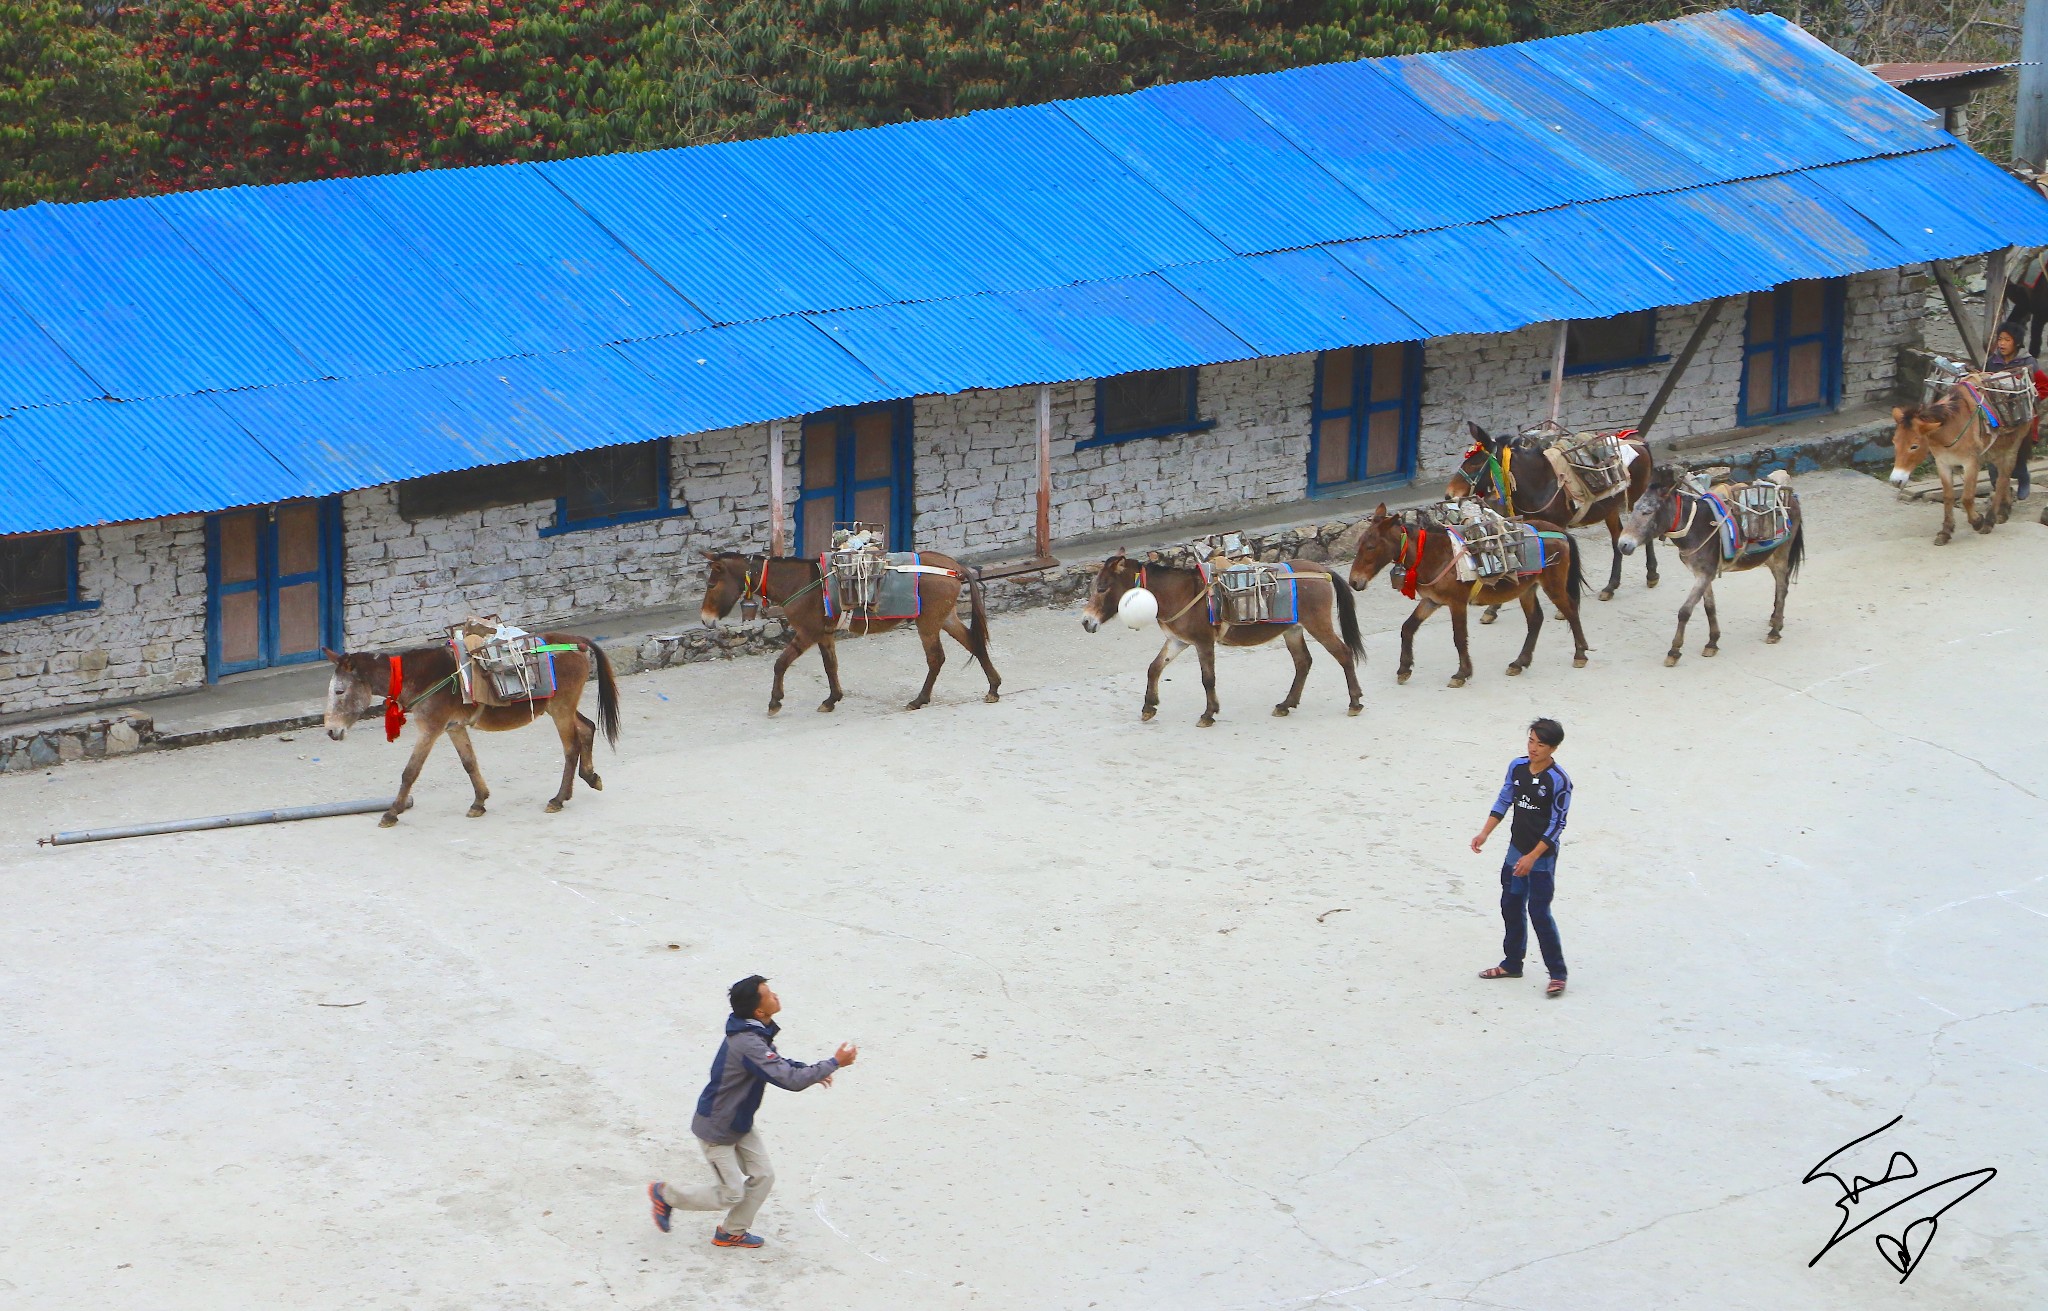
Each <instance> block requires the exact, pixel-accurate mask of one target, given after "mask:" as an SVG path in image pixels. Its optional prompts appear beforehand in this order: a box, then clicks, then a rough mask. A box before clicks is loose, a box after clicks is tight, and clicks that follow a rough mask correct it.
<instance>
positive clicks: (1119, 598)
mask: <svg viewBox="0 0 2048 1311" xmlns="http://www.w3.org/2000/svg"><path fill="white" fill-rule="evenodd" d="M1142 568H1143V566H1142V565H1140V564H1139V563H1138V562H1137V561H1136V560H1133V559H1130V558H1129V557H1128V556H1126V555H1125V554H1124V553H1123V552H1122V551H1118V552H1117V553H1116V554H1115V555H1112V556H1111V557H1109V558H1108V559H1107V560H1104V561H1103V562H1102V567H1101V568H1100V569H1097V570H1096V571H1095V587H1094V588H1093V590H1091V591H1090V592H1089V593H1088V604H1087V605H1086V606H1083V607H1082V609H1081V627H1083V628H1085V629H1087V630H1088V631H1089V632H1091V633H1092V632H1094V631H1095V630H1096V629H1098V628H1100V627H1102V625H1104V624H1106V623H1108V622H1109V621H1110V620H1112V619H1114V618H1116V608H1117V606H1118V605H1120V604H1122V603H1123V599H1124V593H1125V592H1128V591H1130V590H1131V589H1132V588H1133V587H1136V586H1137V585H1138V574H1139V571H1140V569H1142Z"/></svg>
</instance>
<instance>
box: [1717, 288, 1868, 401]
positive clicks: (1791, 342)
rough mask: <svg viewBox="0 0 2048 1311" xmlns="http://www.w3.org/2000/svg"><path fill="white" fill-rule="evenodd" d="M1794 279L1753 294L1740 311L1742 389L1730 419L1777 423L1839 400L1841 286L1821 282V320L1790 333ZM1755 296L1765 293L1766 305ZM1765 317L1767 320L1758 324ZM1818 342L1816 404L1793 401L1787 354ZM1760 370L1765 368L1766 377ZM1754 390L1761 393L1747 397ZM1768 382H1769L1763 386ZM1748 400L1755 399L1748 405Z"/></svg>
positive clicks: (1840, 384) (1788, 356)
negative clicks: (1754, 384) (1818, 395)
mask: <svg viewBox="0 0 2048 1311" xmlns="http://www.w3.org/2000/svg"><path fill="white" fill-rule="evenodd" d="M1799 285H1800V284H1798V283H1790V282H1788V283H1785V284H1783V285H1781V286H1777V287H1773V288H1772V289H1771V290H1770V291H1768V292H1758V293H1754V294H1753V295H1752V296H1751V298H1750V301H1749V303H1748V304H1747V305H1746V306H1744V310H1743V325H1742V332H1743V341H1742V389H1741V390H1740V391H1738V392H1737V393H1736V394H1735V418H1736V421H1737V422H1738V423H1740V424H1742V425H1743V426H1745V427H1746V426H1748V425H1750V424H1753V423H1776V422H1778V421H1779V420H1781V419H1796V418H1799V417H1801V416H1803V415H1808V414H1826V413H1828V412H1830V411H1832V410H1834V409H1835V408H1836V407H1838V406H1839V405H1840V404H1841V403H1842V314H1843V302H1844V300H1845V299H1846V297H1845V290H1846V284H1845V282H1844V281H1843V280H1842V279H1841V278H1831V279H1827V280H1825V281H1823V282H1821V284H1820V295H1821V304H1820V320H1819V324H1818V326H1817V327H1815V328H1813V329H1811V330H1809V331H1805V332H1800V333H1796V334H1795V333H1794V331H1793V323H1792V311H1793V299H1794V298H1793V294H1792V293H1793V290H1794V288H1796V287H1798V286H1799ZM1757 296H1769V297H1770V303H1769V306H1768V309H1767V311H1766V312H1765V313H1761V314H1760V313H1758V312H1757V311H1758V310H1760V309H1764V308H1765V307H1764V306H1763V305H1762V303H1761V302H1759V301H1758V300H1757V299H1756V297H1757ZM1759 319H1768V320H1769V322H1768V323H1759V322H1758V320H1759ZM1811 346H1818V348H1819V352H1820V377H1819V384H1820V385H1819V393H1820V399H1819V400H1818V401H1817V402H1809V403H1805V404H1794V403H1793V400H1792V396H1791V378H1792V356H1793V353H1794V352H1795V351H1797V350H1799V349H1800V348H1802V347H1811ZM1760 369H1768V370H1769V373H1768V376H1767V377H1766V376H1765V375H1763V374H1761V373H1759V370H1760ZM1752 380H1755V382H1756V384H1757V385H1756V387H1755V388H1754V390H1756V391H1757V392H1759V393H1761V394H1760V395H1758V396H1757V397H1754V398H1752V397H1751V395H1750V392H1751V390H1752V387H1751V382H1752ZM1766 384H1768V385H1766ZM1752 399H1754V400H1756V401H1758V402H1760V403H1758V404H1752V403H1751V401H1752Z"/></svg>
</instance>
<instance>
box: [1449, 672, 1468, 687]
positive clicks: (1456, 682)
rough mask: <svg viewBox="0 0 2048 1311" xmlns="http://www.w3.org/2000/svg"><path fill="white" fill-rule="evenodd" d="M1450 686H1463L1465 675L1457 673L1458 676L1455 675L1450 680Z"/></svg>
mask: <svg viewBox="0 0 2048 1311" xmlns="http://www.w3.org/2000/svg"><path fill="white" fill-rule="evenodd" d="M1450 686H1452V687H1463V686H1465V676H1464V675H1463V674H1459V675H1458V676H1457V677H1456V678H1453V679H1452V680H1451V682H1450Z"/></svg>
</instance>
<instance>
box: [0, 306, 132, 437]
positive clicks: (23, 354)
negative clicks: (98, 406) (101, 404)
mask: <svg viewBox="0 0 2048 1311" xmlns="http://www.w3.org/2000/svg"><path fill="white" fill-rule="evenodd" d="M0 378H4V379H6V381H7V384H8V387H9V391H8V392H7V393H5V400H4V401H0V408H13V407H15V406H21V405H54V404H58V403H60V402H63V401H81V400H86V399H88V398H90V397H94V396H103V395H105V394H106V389H105V388H103V387H101V386H100V385H99V384H98V383H96V382H94V381H93V380H92V377H91V375H89V374H87V373H86V371H85V370H84V369H81V368H79V367H78V365H77V364H76V363H75V362H74V361H73V360H72V359H71V357H70V356H68V355H66V354H65V353H64V352H63V351H62V350H61V349H59V348H58V346H57V343H56V342H54V341H51V340H50V336H49V334H48V333H46V332H44V331H43V330H42V329H41V328H38V327H37V326H36V325H35V323H34V322H33V321H31V320H30V319H29V317H28V315H26V314H23V313H22V312H21V310H20V309H19V308H18V307H17V306H16V305H15V303H14V298H13V297H12V296H10V295H8V294H7V292H6V290H5V289H4V288H0Z"/></svg>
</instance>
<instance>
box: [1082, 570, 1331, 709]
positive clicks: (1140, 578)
mask: <svg viewBox="0 0 2048 1311" xmlns="http://www.w3.org/2000/svg"><path fill="white" fill-rule="evenodd" d="M1286 563H1289V564H1292V565H1293V566H1294V570H1295V574H1296V575H1297V577H1299V578H1300V579H1301V581H1300V582H1299V583H1297V584H1296V586H1295V593H1296V598H1297V602H1298V604H1299V606H1300V609H1299V611H1298V613H1299V615H1300V617H1301V622H1299V623H1296V624H1218V623H1215V622H1212V621H1211V620H1210V618H1209V607H1208V605H1207V604H1206V602H1207V601H1208V597H1209V589H1208V587H1206V586H1205V585H1204V584H1203V582H1202V576H1201V574H1200V573H1198V572H1197V571H1195V570H1193V569H1185V568H1179V567H1176V566H1173V565H1163V564H1152V563H1149V562H1147V561H1140V560H1131V559H1127V558H1125V556H1124V554H1123V553H1122V552H1121V551H1119V552H1118V553H1117V554H1115V555H1113V556H1111V557H1110V558H1109V559H1107V560H1105V561H1103V562H1102V568H1101V569H1099V570H1097V571H1096V574H1095V590H1094V591H1093V592H1091V593H1090V594H1089V597H1088V604H1087V606H1086V607H1085V608H1084V609H1083V610H1082V612H1081V627H1083V628H1085V629H1087V630H1088V631H1089V632H1091V633H1092V632H1094V631H1095V630H1096V629H1097V628H1098V627H1100V626H1101V625H1102V624H1104V623H1106V622H1107V621H1108V620H1109V619H1111V618H1113V617H1114V616H1115V615H1116V612H1117V607H1118V606H1119V605H1121V604H1122V603H1123V599H1124V593H1126V592H1128V591H1130V590H1131V589H1132V588H1134V587H1143V588H1145V589H1147V590H1148V591H1150V592H1151V593H1152V595H1153V596H1154V597H1156V598H1157V599H1158V602H1159V614H1158V623H1159V626H1160V628H1162V629H1164V630H1165V631H1166V645H1164V646H1162V647H1160V648H1159V654H1158V655H1157V656H1156V657H1154V659H1153V661H1152V665H1151V668H1149V669H1147V670H1146V671H1145V705H1144V711H1143V717H1144V718H1146V719H1150V718H1152V716H1154V715H1155V714H1157V713H1159V675H1160V674H1161V673H1163V672H1164V671H1165V669H1166V666H1167V665H1168V664H1170V663H1172V661H1173V658H1174V657H1175V656H1177V655H1179V654H1180V653H1181V652H1182V651H1185V650H1187V649H1188V648H1189V647H1191V646H1192V647H1193V648H1195V653H1196V654H1197V655H1198V656H1199V657H1200V658H1201V661H1202V691H1203V692H1204V693H1205V694H1206V695H1207V697H1208V703H1207V705H1206V706H1205V708H1204V709H1203V711H1202V717H1201V718H1200V719H1198V720H1196V721H1195V723H1196V724H1197V725H1198V726H1199V727H1202V728H1208V727H1209V726H1210V725H1212V724H1214V723H1215V722H1216V716H1217V714H1218V712H1219V711H1220V710H1221V709H1222V707H1220V706H1219V705H1217V703H1216V648H1217V646H1218V645H1222V646H1263V645H1265V644H1266V643H1267V642H1270V641H1272V640H1273V639H1274V638H1276V637H1285V638H1286V639H1287V649H1288V651H1289V652H1290V653H1291V654H1292V655H1293V656H1294V685H1293V686H1292V687H1290V688H1288V689H1287V699H1286V700H1284V701H1282V702H1281V703H1280V704H1279V705H1277V706H1274V707H1273V713H1274V714H1276V715H1285V714H1287V713H1288V712H1289V711H1291V710H1293V709H1294V708H1295V707H1296V706H1298V705H1300V704H1301V687H1302V684H1303V683H1305V682H1307V681H1308V668H1309V663H1310V658H1309V653H1308V639H1307V637H1305V636H1304V633H1307V634H1312V635H1313V636H1314V637H1315V639H1316V641H1318V642H1321V643H1322V644H1323V649H1324V650H1326V651H1328V652H1329V653H1330V654H1331V655H1333V656H1335V657H1336V658H1337V663H1338V664H1339V665H1340V666H1342V667H1343V670H1344V685H1345V687H1346V688H1348V689H1349V690H1350V693H1351V708H1350V711H1349V713H1351V714H1354V715H1355V714H1357V713H1358V712H1359V711H1361V710H1363V709H1364V708H1365V703H1364V700H1363V697H1362V695H1361V693H1360V692H1359V689H1358V668H1357V666H1358V665H1360V664H1363V663H1364V662H1365V645H1364V639H1363V638H1362V637H1361V636H1360V635H1359V631H1358V606H1357V603H1356V602H1355V601H1353V600H1352V598H1351V593H1349V592H1347V591H1345V590H1344V581H1343V579H1341V578H1339V577H1338V576H1337V572H1336V571H1335V570H1334V569H1331V568H1330V567H1329V566H1327V565H1321V564H1314V563H1311V562H1310V561H1307V560H1290V561H1287V562H1286ZM1318 578H1327V579H1329V585H1328V586H1324V585H1322V584H1321V583H1320V582H1317V581H1315V580H1317V579H1318Z"/></svg>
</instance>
